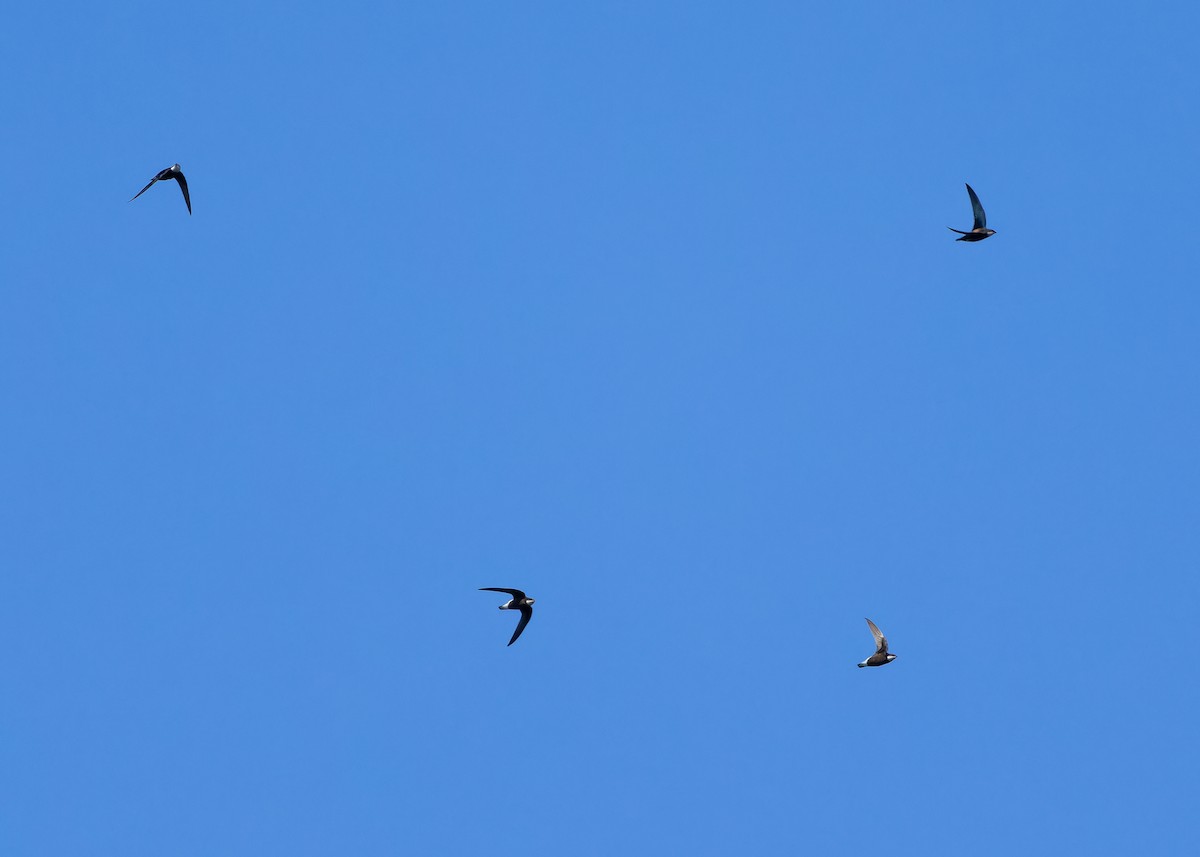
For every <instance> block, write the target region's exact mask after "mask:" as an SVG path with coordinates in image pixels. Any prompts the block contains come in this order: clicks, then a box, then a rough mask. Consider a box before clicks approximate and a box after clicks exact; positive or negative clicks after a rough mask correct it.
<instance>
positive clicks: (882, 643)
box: [867, 619, 887, 655]
mask: <svg viewBox="0 0 1200 857" xmlns="http://www.w3.org/2000/svg"><path fill="white" fill-rule="evenodd" d="M867 627H869V628H870V629H871V636H873V637H874V638H875V654H877V655H886V654H887V637H885V636H883V632H882V631H880V630H879V626H878V625H876V624H875V623H874V622H872V621H871V620H870V619H868V620H867Z"/></svg>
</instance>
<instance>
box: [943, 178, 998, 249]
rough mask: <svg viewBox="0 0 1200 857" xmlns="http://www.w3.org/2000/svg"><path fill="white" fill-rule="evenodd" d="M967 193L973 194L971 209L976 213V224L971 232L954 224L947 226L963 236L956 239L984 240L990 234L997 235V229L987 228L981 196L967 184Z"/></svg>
mask: <svg viewBox="0 0 1200 857" xmlns="http://www.w3.org/2000/svg"><path fill="white" fill-rule="evenodd" d="M967 193H968V194H970V195H971V211H972V212H974V214H975V225H974V226H973V227H972V228H971V231H970V232H963V231H962V230H961V229H955V228H954V227H953V226H947V227H946V228H947V229H949V230H950V231H951V232H957V233H958V234H959V235H961V236H962V238H955V239H954V240H955V241H982V240H983V239H984V238H987V237H988V236H989V235H995V234H996V230H995V229H988V228H987V215H986V214H984V213H983V205H982V204H980V202H979V197H978V196H976V195H975V191H974V190H973V189H972V188H971V186H970V185H967Z"/></svg>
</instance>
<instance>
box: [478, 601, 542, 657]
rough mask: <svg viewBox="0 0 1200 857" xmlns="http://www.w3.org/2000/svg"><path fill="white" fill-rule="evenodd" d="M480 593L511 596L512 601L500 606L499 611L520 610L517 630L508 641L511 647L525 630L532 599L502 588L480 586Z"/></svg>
mask: <svg viewBox="0 0 1200 857" xmlns="http://www.w3.org/2000/svg"><path fill="white" fill-rule="evenodd" d="M479 591H480V592H507V593H508V594H509V595H511V596H512V600H511V601H508V602H507V603H504V604H501V605H500V609H501V610H520V611H521V619H520V621H519V622H517V630H515V631H513V635H512V639H511V640H509V641H508V644H509V645H510V646H511V645H512V644H513V643H515V642H516V641H517V637H519V636H521V632H522V631H524V630H525V626H526V625H528V624H529V618H530V617H531V616H532V615H533V601H534V599H532V598H526V597H525V593H524V592H522V591H521V590H519V589H505V588H504V587H503V586H481V587H479Z"/></svg>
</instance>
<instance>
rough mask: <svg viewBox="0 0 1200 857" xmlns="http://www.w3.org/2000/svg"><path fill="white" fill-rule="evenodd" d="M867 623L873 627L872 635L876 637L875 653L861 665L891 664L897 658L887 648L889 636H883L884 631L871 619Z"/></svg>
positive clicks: (879, 665) (877, 665)
mask: <svg viewBox="0 0 1200 857" xmlns="http://www.w3.org/2000/svg"><path fill="white" fill-rule="evenodd" d="M867 625H868V626H869V627H870V629H871V635H872V636H873V637H875V654H873V655H871V657H869V658H867V659H866V660H865V661H863V662H862V663H861V664H859V666H860V667H881V666H884V665H885V664H890V663H891V662H892V661H894V660H896V656H895V655H889V654H888V650H887V637H885V636H883V632H882V631H880V630H879V628H878V626H876V624H875V623H874V622H872V621H871V620H870V619H868V620H867Z"/></svg>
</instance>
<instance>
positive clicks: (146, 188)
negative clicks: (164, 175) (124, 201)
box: [129, 176, 158, 202]
mask: <svg viewBox="0 0 1200 857" xmlns="http://www.w3.org/2000/svg"><path fill="white" fill-rule="evenodd" d="M156 181H158V176H155V177H154V178H152V179H150V184H148V185H146V186H145V187H144V188H142V189H141V190H139V191H138V192H137V193H135V194H134V195H133V199H131V200H129V201H130V202H133V200H134V199H137V198H138V197H139V196H141V195H142V194H144V193H145V192H146V191H148V190H150V185H151V184H154V183H155V182H156Z"/></svg>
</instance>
